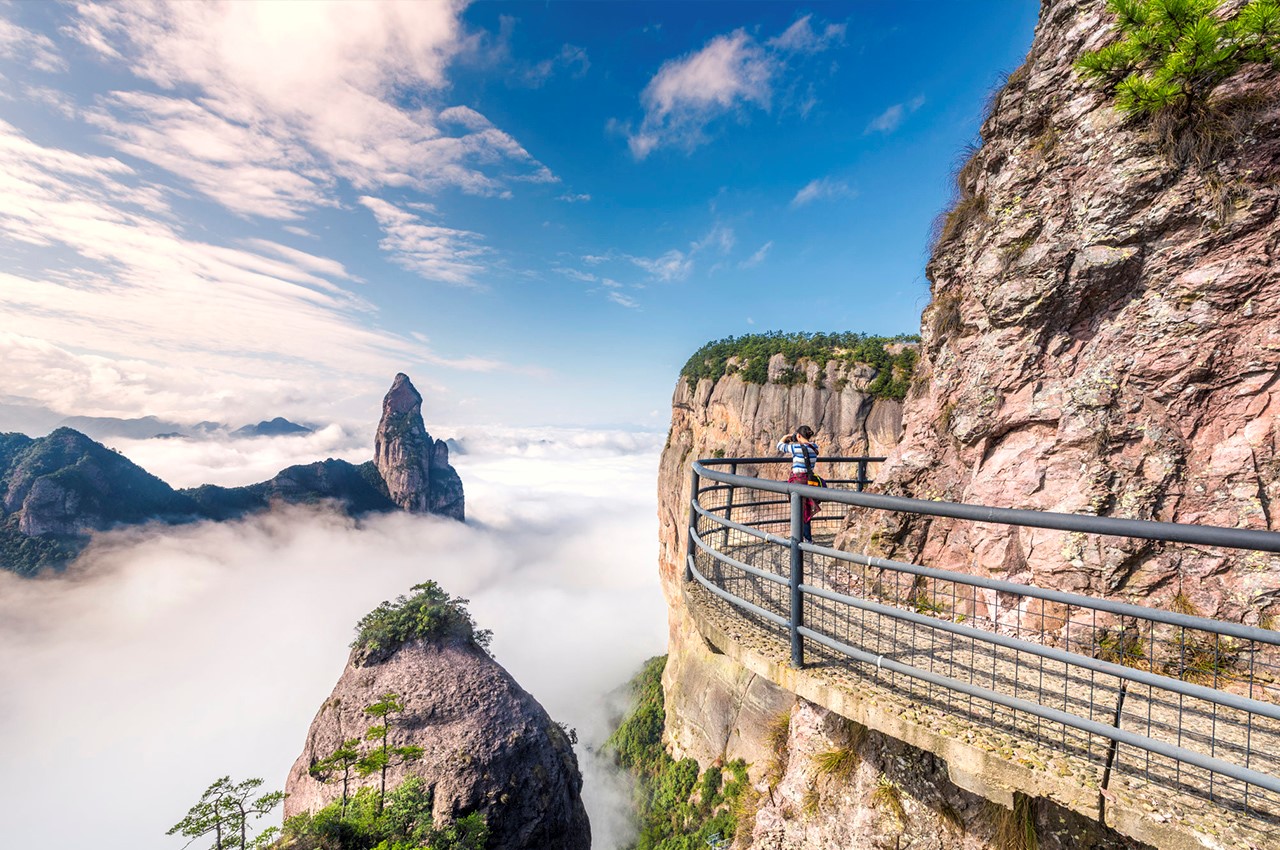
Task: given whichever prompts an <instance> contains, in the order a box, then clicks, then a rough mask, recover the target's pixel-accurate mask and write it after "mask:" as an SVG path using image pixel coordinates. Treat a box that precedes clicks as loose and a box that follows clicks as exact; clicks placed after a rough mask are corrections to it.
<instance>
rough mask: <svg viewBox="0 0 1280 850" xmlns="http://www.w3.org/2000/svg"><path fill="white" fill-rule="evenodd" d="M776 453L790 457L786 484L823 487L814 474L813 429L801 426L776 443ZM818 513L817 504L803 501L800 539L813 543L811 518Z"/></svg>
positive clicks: (816, 453)
mask: <svg viewBox="0 0 1280 850" xmlns="http://www.w3.org/2000/svg"><path fill="white" fill-rule="evenodd" d="M778 451H780V452H781V453H782V454H784V455H785V454H789V455H791V477H790V478H788V479H787V483H788V484H815V485H817V486H819V487H822V486H825V485H824V484H823V483H822V479H821V478H819V477H818V475H817V473H815V472H814V471H813V470H814V467H815V466H817V464H818V444H817V443H815V442H814V441H813V429H812V428H810V427H809V426H808V425H801V426H800V427H799V428H797V429H796V430H795V431H794V432H793V433H791V434H788V435H786V436H785V437H783V438H782V439H781V440H779V441H778ZM817 513H818V502H817V501H816V500H815V499H805V500H803V503H802V504H801V507H800V539H801V540H803V541H804V542H806V543H812V542H813V524H812V523H813V517H814V516H815V515H816V514H817Z"/></svg>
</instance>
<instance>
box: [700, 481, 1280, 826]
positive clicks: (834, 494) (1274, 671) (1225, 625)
mask: <svg viewBox="0 0 1280 850" xmlns="http://www.w3.org/2000/svg"><path fill="white" fill-rule="evenodd" d="M882 460H883V458H872V457H852V458H824V459H823V460H822V461H821V462H820V464H821V466H820V471H824V472H825V471H831V476H830V478H829V479H828V481H827V483H828V485H829V487H828V488H826V489H823V488H817V487H809V486H806V485H801V484H788V483H786V482H785V481H783V480H774V479H770V478H766V477H761V476H760V475H758V474H756V473H759V472H761V471H764V470H768V469H770V468H774V469H777V474H778V475H779V477H781V476H782V475H784V474H785V472H787V471H789V470H787V468H786V467H776V466H775V465H776V464H781V463H790V458H776V457H775V458H715V459H704V460H700V461H697V462H695V463H694V464H693V465H692V487H691V491H690V492H691V494H692V495H691V499H690V512H689V535H688V550H687V558H686V563H687V572H686V579H687V581H690V582H696V583H697V585H700V586H701V587H702V588H705V589H706V591H708V592H709V593H711V594H713V595H714V596H716V597H718V598H719V599H721V600H723V601H724V602H726V603H728V604H729V605H730V606H732V607H733V609H734V610H736V611H737V612H738V614H740V615H742V616H745V617H748V618H750V619H751V620H753V621H755V622H756V623H757V625H759V626H760V627H761V628H764V629H766V630H771V631H774V632H776V633H777V634H778V637H779V638H780V639H782V640H786V641H789V642H790V649H791V663H792V665H793V666H795V667H804V666H805V665H806V662H809V663H810V664H813V663H815V662H816V663H819V664H822V665H829V664H833V663H836V664H845V665H849V664H852V665H853V666H854V667H858V666H859V665H865V666H863V667H862V668H861V672H862V673H863V674H864V675H868V676H874V677H876V678H877V679H879V680H881V682H882V684H884V685H885V686H887V687H889V688H891V689H894V690H896V691H899V692H901V693H903V694H905V695H907V696H908V697H909V698H910V699H912V700H918V701H921V702H922V703H924V704H927V705H931V706H934V707H937V708H940V709H941V710H943V711H946V712H948V713H950V714H956V715H959V716H961V717H962V718H965V719H966V720H968V721H971V722H974V723H978V724H981V725H984V726H986V727H989V728H993V729H996V730H999V731H1001V732H1002V733H1004V734H1005V735H1006V736H1009V737H1012V738H1014V739H1017V740H1023V741H1030V742H1032V743H1034V744H1037V745H1043V747H1044V748H1045V749H1047V750H1050V751H1053V752H1056V753H1063V754H1067V755H1070V756H1075V757H1079V758H1083V759H1085V760H1086V761H1087V762H1088V763H1091V764H1096V765H1097V767H1098V769H1099V770H1100V774H1099V775H1098V776H1097V777H1096V783H1097V786H1098V790H1099V806H1100V808H1103V809H1105V805H1106V804H1105V800H1106V797H1107V796H1108V791H1107V788H1108V783H1110V782H1111V780H1112V776H1113V774H1116V773H1123V774H1126V775H1130V776H1132V775H1137V776H1139V777H1141V778H1142V779H1144V780H1146V781H1147V782H1151V783H1155V784H1159V785H1164V786H1170V787H1173V788H1175V789H1177V790H1179V791H1181V792H1185V793H1192V794H1195V795H1197V796H1202V797H1208V798H1209V799H1212V800H1214V801H1216V802H1219V803H1221V804H1224V805H1227V806H1230V807H1237V808H1243V809H1244V810H1245V811H1247V812H1248V813H1249V814H1250V815H1253V816H1259V817H1263V818H1266V819H1273V818H1275V819H1280V649H1278V648H1280V632H1278V631H1274V630H1272V629H1269V628H1258V627H1253V626H1246V625H1242V624H1240V623H1233V622H1225V621H1219V620H1213V619H1209V618H1206V617H1201V616H1198V615H1196V613H1195V612H1194V609H1192V608H1191V606H1190V603H1189V601H1188V600H1187V598H1186V597H1185V596H1182V595H1181V594H1180V593H1179V594H1178V595H1177V596H1176V597H1175V601H1176V603H1177V607H1180V608H1181V609H1182V610H1180V611H1167V610H1161V609H1157V608H1151V607H1147V606H1143V605H1135V604H1131V603H1127V602H1121V601H1117V600H1114V599H1105V598H1096V597H1091V596H1086V595H1082V594H1075V593H1067V592H1063V591H1060V590H1049V589H1043V588H1038V587H1035V586H1032V585H1029V584H1021V583H1018V582H1012V581H1004V580H999V579H991V578H985V577H980V576H977V575H972V574H969V573H964V572H957V571H953V570H944V569H938V568H935V567H930V566H927V565H921V564H911V563H904V562H899V561H893V560H887V559H884V558H878V557H874V556H869V555H867V554H865V553H861V554H860V553H857V552H851V551H846V550H845V549H843V548H837V547H836V546H835V545H834V544H835V542H836V537H837V534H838V532H840V531H841V530H842V526H843V524H844V521H845V517H846V514H847V511H848V510H849V509H850V508H865V509H870V510H874V511H886V512H892V513H901V514H909V515H912V516H915V517H920V518H925V519H926V520H927V521H929V522H931V523H935V524H938V525H941V524H943V523H948V527H947V528H941V527H939V528H934V529H932V530H931V533H932V534H940V533H946V534H949V535H963V534H966V532H967V527H968V525H970V524H972V523H974V522H979V523H995V524H999V525H1003V526H1007V527H1009V528H1011V529H1029V530H1030V531H1029V532H1019V533H1018V535H1012V534H1011V535H1010V539H1011V542H1010V544H1009V545H1010V546H1011V549H1010V551H1011V553H1013V554H1011V557H1014V558H1015V559H1016V552H1017V547H1018V546H1020V545H1022V541H1021V540H1020V539H1015V538H1018V536H1019V535H1022V534H1026V536H1027V537H1029V538H1030V542H1031V543H1032V544H1033V545H1034V546H1035V547H1036V548H1042V547H1045V546H1056V547H1061V548H1062V551H1063V556H1064V567H1066V568H1067V569H1070V568H1071V564H1070V561H1071V560H1074V559H1073V558H1070V557H1068V555H1071V554H1078V553H1080V552H1083V547H1084V546H1085V545H1087V544H1088V541H1089V540H1090V539H1091V536H1094V537H1098V538H1099V540H1098V541H1097V542H1096V544H1095V545H1100V546H1103V547H1105V549H1106V554H1107V555H1108V557H1110V558H1111V559H1112V560H1113V561H1115V562H1117V563H1121V564H1124V565H1126V566H1128V567H1132V568H1137V567H1138V566H1140V563H1139V561H1140V559H1139V558H1134V557H1133V555H1134V549H1133V547H1132V546H1131V545H1129V544H1128V542H1127V541H1130V540H1133V539H1139V540H1147V541H1161V544H1159V545H1164V546H1166V547H1167V546H1171V545H1174V544H1179V545H1182V546H1184V547H1188V548H1192V549H1195V550H1196V551H1200V550H1201V549H1202V547H1214V548H1215V549H1218V548H1223V549H1230V550H1245V552H1246V554H1245V555H1244V556H1243V557H1244V560H1245V561H1246V562H1247V561H1248V559H1249V558H1254V559H1263V560H1265V555H1261V554H1253V555H1250V554H1247V553H1278V552H1280V533H1275V532H1269V531H1258V530H1252V529H1230V528H1220V527H1214V526H1198V525H1186V524H1179V523H1165V522H1146V521H1141V520H1128V519H1118V518H1110V517H1096V516H1086V515H1079V514H1061V513H1051V512H1045V511H1029V510H1014V509H1005V508H993V507H988V506H983V505H969V504H961V503H953V502H942V501H930V500H921V499H907V498H901V497H894V496H885V495H879V494H873V493H867V492H863V487H864V485H865V484H868V483H870V480H869V479H868V477H867V470H868V467H869V466H870V465H873V464H877V463H878V462H880V461H882ZM724 467H728V471H726V470H725V469H724ZM740 471H745V472H750V473H753V474H738V473H739V472H740ZM842 476H845V477H842ZM810 498H812V499H817V500H819V508H820V512H819V514H818V515H817V516H816V517H815V518H814V520H813V523H814V525H813V530H814V540H815V542H814V543H805V542H802V541H801V539H800V527H801V522H800V521H801V511H802V503H803V502H802V500H804V499H810ZM846 536H850V537H852V536H853V535H846ZM1127 545H1129V548H1128V549H1126V546H1127ZM1126 558H1129V560H1130V561H1133V562H1134V563H1129V562H1128V561H1126V560H1125V559H1126ZM1254 567H1255V568H1259V569H1261V568H1264V567H1265V565H1262V564H1261V562H1259V563H1258V564H1255V565H1254ZM1244 568H1245V569H1247V568H1248V566H1247V565H1246V566H1245V567H1244ZM1080 577H1081V578H1083V574H1081V576H1080ZM807 656H808V657H807ZM1122 745H1123V746H1122ZM1063 769H1064V770H1065V768H1063Z"/></svg>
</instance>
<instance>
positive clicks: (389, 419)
mask: <svg viewBox="0 0 1280 850" xmlns="http://www.w3.org/2000/svg"><path fill="white" fill-rule="evenodd" d="M373 462H374V464H376V466H377V468H378V472H379V474H380V475H381V476H382V479H383V481H385V482H386V485H387V491H388V493H389V494H390V497H391V501H393V502H395V504H396V505H398V506H399V507H400V508H401V509H402V510H406V511H410V512H412V513H433V514H442V515H444V516H449V517H453V518H454V519H456V520H463V519H464V518H465V510H464V500H463V493H462V481H461V479H459V478H458V474H457V473H456V472H455V471H454V469H453V467H452V466H450V465H449V447H448V446H447V445H446V444H445V441H444V440H432V439H431V435H430V434H428V433H427V429H426V426H425V425H424V424H423V422H422V395H421V393H419V392H418V391H417V389H415V388H414V386H413V383H412V382H411V381H410V380H409V377H408V376H407V375H405V374H404V373H400V374H398V375H396V377H395V380H394V381H393V382H392V384H391V389H390V390H388V391H387V395H386V397H385V398H384V399H383V400H382V421H381V422H379V423H378V433H377V435H376V436H375V437H374V451H373Z"/></svg>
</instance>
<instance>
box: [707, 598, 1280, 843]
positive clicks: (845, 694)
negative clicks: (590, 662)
mask: <svg viewBox="0 0 1280 850" xmlns="http://www.w3.org/2000/svg"><path fill="white" fill-rule="evenodd" d="M683 594H684V602H685V608H686V610H687V611H688V613H689V616H690V618H691V620H692V621H693V624H694V625H695V626H696V628H697V629H698V631H699V633H700V634H701V635H702V637H703V638H704V639H705V640H707V641H708V642H709V643H710V644H711V645H712V646H714V647H715V648H716V649H717V650H719V651H720V652H722V653H724V654H725V655H726V656H728V657H729V658H731V659H733V660H734V661H736V662H737V663H739V664H741V665H742V666H743V667H745V668H746V669H747V670H749V671H750V672H752V673H755V674H756V675H758V676H762V677H764V678H765V679H768V680H769V681H771V682H773V683H774V684H776V685H778V686H779V687H781V688H783V689H785V690H788V691H791V692H792V693H794V694H796V695H797V696H800V697H803V698H804V699H806V700H808V701H809V702H812V703H814V704H816V705H819V706H822V707H823V708H826V709H828V710H829V711H832V712H835V713H836V714H838V715H840V716H842V717H845V718H847V719H849V720H852V721H854V722H856V723H861V724H862V725H864V726H866V727H868V728H870V729H873V730H875V731H877V732H880V733H881V734H884V735H887V736H889V737H891V738H895V739H897V740H899V741H902V742H904V743H907V744H910V745H911V746H914V747H916V748H918V749H921V750H924V751H927V752H930V753H933V754H934V755H936V756H938V757H939V758H941V759H942V760H943V761H944V762H946V765H947V773H948V775H949V777H950V779H951V781H952V782H954V783H955V784H956V785H957V786H958V787H960V788H963V789H965V790H967V791H970V792H971V793H974V794H977V795H978V796H981V797H984V798H986V799H988V800H991V801H992V802H995V803H998V804H999V805H1001V806H1004V807H1005V808H1012V807H1013V795H1014V792H1015V791H1017V792H1018V793H1021V794H1024V795H1026V796H1028V797H1033V798H1043V799H1046V800H1049V801H1051V802H1053V803H1055V804H1057V805H1060V806H1062V807H1064V808H1067V809H1071V810H1072V811H1075V812H1077V813H1079V814H1081V815H1084V816H1085V817H1088V818H1090V819H1093V820H1097V819H1098V817H1099V811H1098V792H1097V791H1096V787H1095V788H1089V787H1084V786H1082V785H1081V784H1080V782H1079V781H1078V779H1077V778H1076V777H1068V778H1063V777H1059V776H1056V775H1054V774H1053V773H1051V772H1049V771H1047V770H1041V769H1035V768H1031V767H1027V766H1025V765H1023V764H1019V763H1017V762H1014V761H1010V760H1009V759H1006V758H1004V757H1002V756H1000V755H999V754H998V753H996V752H991V751H988V750H986V749H983V748H981V747H978V746H975V745H973V744H971V743H968V742H966V741H964V740H962V739H960V738H957V737H952V736H950V735H946V734H944V733H942V732H940V731H939V730H937V729H934V728H931V727H929V726H926V725H924V724H922V723H918V722H916V721H914V720H913V719H912V715H913V714H915V711H914V710H913V706H914V705H915V704H914V703H910V702H909V701H906V700H904V699H902V698H901V697H898V696H896V695H894V694H892V693H891V692H889V691H888V690H887V689H883V688H866V689H863V690H862V692H861V693H853V692H851V691H849V690H846V689H845V688H842V687H839V686H837V685H835V684H833V683H831V682H829V681H826V680H825V677H824V676H823V675H822V671H821V669H820V668H806V669H804V670H797V669H795V668H793V667H791V666H790V665H789V664H787V663H786V659H785V658H784V657H781V655H780V657H779V658H777V659H775V658H770V657H767V656H765V655H763V654H761V653H760V652H757V651H755V650H752V649H750V648H748V647H746V646H744V645H742V643H741V642H740V641H739V640H738V639H737V638H735V637H734V636H732V635H730V634H728V633H727V632H726V631H725V629H724V628H723V627H722V626H721V624H720V623H719V622H717V620H716V618H715V617H713V616H711V615H710V614H709V612H708V611H706V610H705V608H706V605H707V604H708V603H709V602H710V603H712V604H714V603H715V602H718V600H714V598H713V597H711V596H710V594H707V593H706V591H705V590H703V589H702V588H701V587H698V586H697V585H695V584H693V583H689V582H686V583H685V585H684V588H683ZM704 600H706V601H704ZM738 624H740V625H741V626H742V627H743V628H745V629H756V628H757V627H756V626H754V625H752V624H751V623H749V622H747V621H745V620H739V622H738V623H735V625H738ZM784 646H785V642H784V641H779V649H780V653H781V650H782V649H783V648H784ZM916 707H918V706H916ZM1082 764H1083V762H1082ZM1091 767H1092V766H1091ZM1112 791H1113V792H1114V798H1113V799H1110V800H1108V802H1107V805H1106V825H1107V826H1109V827H1111V828H1112V829H1114V830H1116V831H1117V832H1119V833H1121V834H1122V835H1125V836H1128V837H1129V838H1133V839H1136V840H1138V841H1142V842H1144V843H1147V844H1150V845H1152V846H1155V847H1160V848H1169V850H1207V849H1208V848H1212V850H1217V848H1222V847H1230V846H1244V847H1249V846H1267V847H1280V841H1278V842H1277V843H1276V844H1271V843H1269V842H1268V844H1266V845H1254V844H1252V842H1248V843H1245V844H1237V843H1235V842H1233V841H1231V839H1230V837H1228V836H1222V835H1219V836H1212V837H1211V836H1208V835H1202V834H1201V833H1200V832H1199V831H1198V830H1196V828H1195V827H1194V826H1193V825H1191V824H1186V823H1177V822H1169V823H1161V822H1158V821H1157V820H1155V819H1154V818H1152V815H1151V812H1150V811H1149V810H1148V808H1146V807H1145V806H1143V805H1142V804H1141V803H1140V802H1139V801H1136V800H1133V799H1130V798H1129V795H1127V794H1126V793H1125V792H1124V790H1123V789H1122V788H1120V787H1116V786H1114V785H1113V787H1112ZM1223 839H1226V840H1225V841H1224V840H1223Z"/></svg>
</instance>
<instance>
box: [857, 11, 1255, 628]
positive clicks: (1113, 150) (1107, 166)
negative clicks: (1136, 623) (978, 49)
mask: <svg viewBox="0 0 1280 850" xmlns="http://www.w3.org/2000/svg"><path fill="white" fill-rule="evenodd" d="M1239 5H1240V4H1238V3H1236V4H1227V6H1228V7H1233V6H1239ZM1111 21H1112V18H1111V16H1110V14H1109V13H1108V12H1107V10H1106V8H1105V6H1104V4H1103V3H1102V2H1100V0H1052V2H1046V3H1045V4H1044V7H1043V10H1042V12H1041V17H1040V22H1039V25H1038V27H1037V30H1036V36H1035V41H1034V44H1033V45H1032V48H1031V51H1030V54H1029V56H1028V57H1027V61H1026V63H1025V64H1024V65H1023V66H1022V67H1021V68H1019V69H1018V70H1017V71H1015V72H1014V73H1013V74H1012V76H1011V77H1010V78H1009V81H1008V84H1007V85H1006V86H1005V87H1004V89H1003V90H1002V91H1001V92H1000V93H999V95H998V96H997V97H996V99H995V101H994V106H993V109H992V111H991V114H990V117H989V118H988V119H987V120H986V122H985V124H984V125H983V127H982V145H981V147H980V149H978V150H977V152H976V153H975V154H974V155H973V158H972V159H971V160H970V161H969V162H968V163H967V164H966V165H965V166H964V168H963V169H962V170H961V171H960V173H959V176H958V191H959V200H958V202H957V204H956V206H955V208H954V209H953V210H952V212H951V213H950V215H949V216H948V217H947V218H946V220H945V222H944V223H943V225H942V228H941V236H940V240H939V242H938V244H937V246H936V248H935V250H934V252H933V255H932V259H931V261H930V262H929V264H928V277H929V279H930V280H931V282H932V291H933V300H932V303H931V304H930V305H929V307H928V308H927V310H926V311H925V315H924V319H923V326H922V329H921V334H922V337H923V345H922V348H921V364H920V367H919V369H918V371H917V376H916V380H915V383H914V384H913V387H912V390H911V393H910V395H909V396H908V398H907V403H906V407H905V413H904V424H905V435H904V438H903V441H902V443H901V445H900V446H899V448H898V450H897V451H896V452H895V453H894V455H893V456H892V457H891V458H890V460H889V462H888V463H887V464H886V465H885V469H884V470H883V471H882V472H881V475H880V477H879V481H878V488H879V489H880V490H881V491H883V492H889V493H895V494H903V495H910V496H917V497H924V498H944V499H951V500H960V501H968V502H977V503H982V504H989V505H998V506H1007V507H1018V508H1035V509H1045V510H1055V511H1071V512H1079V513H1089V514H1099V515H1107V516H1121V517H1135V518H1140V519H1159V520H1170V521H1179V522H1195V523H1207V524H1212V525H1223V526H1230V527H1245V528H1272V529H1274V528H1276V518H1275V517H1274V516H1273V504H1274V502H1275V499H1276V498H1277V496H1280V454H1278V453H1277V440H1278V439H1280V435H1278V434H1277V427H1276V426H1277V417H1278V416H1280V387H1278V386H1277V378H1280V264H1278V261H1280V218H1278V217H1277V210H1278V204H1280V72H1278V71H1277V69H1276V68H1275V67H1273V66H1269V65H1259V66H1252V67H1246V69H1245V70H1243V71H1242V72H1240V73H1239V74H1237V75H1236V76H1234V77H1232V78H1230V79H1228V80H1227V81H1226V82H1225V83H1223V84H1222V85H1220V86H1219V87H1218V88H1217V89H1216V90H1215V91H1214V92H1213V95H1212V100H1211V103H1213V104H1214V105H1215V106H1214V109H1215V110H1216V112H1217V114H1216V117H1214V118H1213V119H1212V120H1210V121H1205V122H1203V123H1202V124H1201V125H1198V126H1197V125H1193V126H1192V127H1190V128H1188V129H1184V130H1183V131H1181V132H1178V133H1175V134H1174V136H1173V137H1172V138H1170V137H1168V136H1166V137H1165V138H1164V139H1162V138H1161V137H1160V135H1159V134H1157V132H1156V129H1157V128H1158V125H1153V124H1152V123H1151V122H1150V121H1141V120H1136V119H1129V118H1126V117H1125V116H1124V115H1122V114H1121V113H1120V112H1118V111H1117V110H1116V109H1115V108H1114V107H1113V102H1112V101H1111V99H1110V98H1109V97H1108V96H1106V95H1104V94H1102V93H1100V92H1099V91H1097V90H1095V89H1092V88H1090V87H1088V86H1086V85H1085V83H1083V82H1082V81H1081V79H1080V78H1079V76H1078V75H1077V74H1076V73H1075V72H1074V71H1073V69H1072V62H1073V61H1074V60H1075V59H1076V58H1077V57H1078V56H1080V55H1081V53H1082V52H1083V51H1085V50H1088V49H1093V48H1097V47H1098V46H1100V45H1101V44H1104V43H1106V42H1107V41H1108V40H1109V39H1110V38H1111V37H1112V36H1111V34H1110V23H1111ZM872 535H875V537H874V539H873V538H872ZM845 539H846V541H854V542H855V543H856V545H863V544H864V543H868V542H870V543H874V541H875V540H879V541H883V543H884V547H883V549H882V550H881V551H882V552H884V553H885V554H887V555H890V556H892V557H898V558H905V559H907V560H914V561H917V562H921V561H923V562H927V563H930V564H934V565H937V566H944V567H951V568H959V569H967V570H972V571H976V572H979V573H981V574H989V575H994V576H998V577H1001V578H1010V579H1013V580H1017V581H1026V582H1031V583H1034V584H1037V585H1040V586H1047V587H1058V588H1062V589H1066V590H1072V591H1077V592H1084V593H1090V594H1102V595H1113V596H1118V597H1122V598H1129V599H1135V600H1140V601H1143V602H1144V603H1146V604H1155V605H1157V606H1164V607H1168V606H1170V605H1171V604H1172V603H1173V601H1174V599H1175V597H1179V596H1181V597H1182V599H1181V600H1179V603H1180V604H1182V605H1183V606H1184V607H1185V605H1186V602H1188V601H1189V603H1190V606H1191V607H1193V608H1194V609H1195V610H1197V611H1199V612H1200V613H1202V614H1206V615H1213V616H1220V617H1226V618H1229V619H1234V620H1241V621H1244V622H1246V623H1250V624H1256V623H1258V622H1269V621H1270V618H1271V617H1273V616H1274V615H1275V614H1276V613H1278V612H1280V605H1278V600H1280V560H1277V559H1276V558H1274V557H1263V556H1260V555H1257V554H1241V553H1231V552H1223V551H1214V550H1196V549H1192V548H1190V547H1169V549H1168V550H1165V549H1163V548H1162V547H1160V546H1158V545H1155V544H1151V543H1137V542H1133V543H1122V542H1117V541H1116V540H1114V539H1107V538H1101V539H1099V538H1092V539H1085V538H1083V537H1081V536H1079V535H1067V534H1063V533H1055V532H1044V531H1028V530H1010V529H1002V528H999V527H997V526H990V525H973V526H964V525H962V524H953V523H950V522H938V521H935V522H932V523H926V522H915V523H911V522H902V521H894V520H891V519H890V520H886V519H885V518H884V517H863V516H858V515H853V516H852V517H851V520H850V527H849V528H848V530H847V532H846V534H845ZM873 548H874V547H873Z"/></svg>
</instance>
